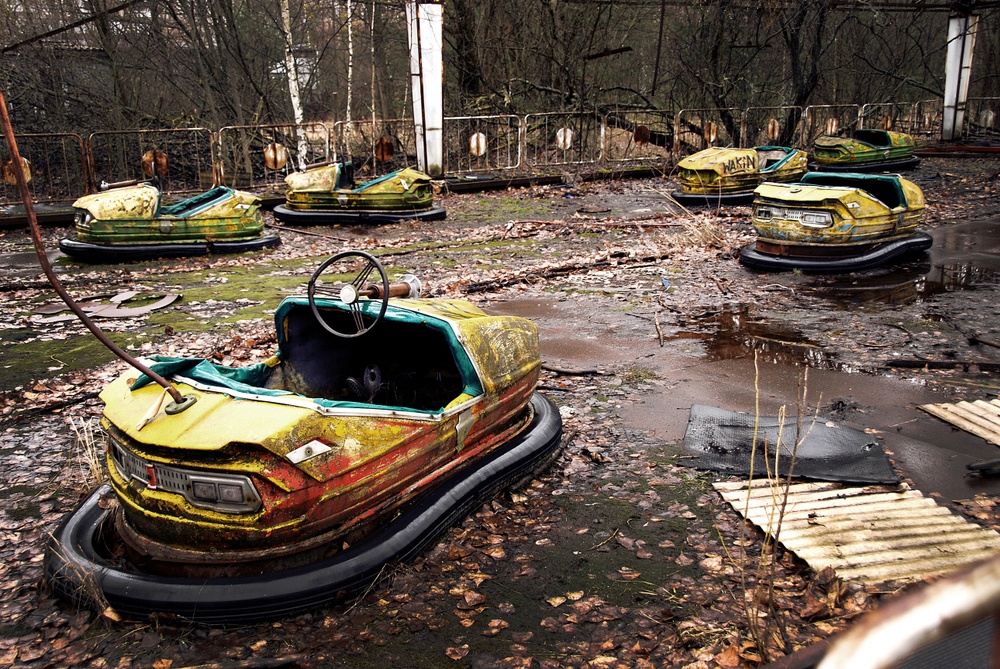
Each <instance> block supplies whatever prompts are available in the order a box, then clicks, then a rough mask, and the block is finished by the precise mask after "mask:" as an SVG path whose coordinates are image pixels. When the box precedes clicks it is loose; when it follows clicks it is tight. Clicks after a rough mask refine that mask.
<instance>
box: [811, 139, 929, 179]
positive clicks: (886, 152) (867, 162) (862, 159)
mask: <svg viewBox="0 0 1000 669" xmlns="http://www.w3.org/2000/svg"><path fill="white" fill-rule="evenodd" d="M915 148H916V146H915V144H914V142H913V137H911V136H910V135H907V134H906V133H902V132H893V131H891V130H878V129H859V130H852V131H850V132H848V133H847V134H844V135H821V136H820V137H818V138H817V139H816V141H815V142H813V159H814V160H815V161H816V169H817V170H819V171H820V172H893V171H897V170H907V169H911V168H913V167H916V166H917V165H919V164H920V158H918V157H917V156H915V155H914V150H915Z"/></svg>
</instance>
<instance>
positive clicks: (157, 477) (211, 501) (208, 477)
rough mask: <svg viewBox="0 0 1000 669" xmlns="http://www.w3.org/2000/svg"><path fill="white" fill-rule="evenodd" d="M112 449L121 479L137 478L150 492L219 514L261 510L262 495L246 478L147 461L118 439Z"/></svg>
mask: <svg viewBox="0 0 1000 669" xmlns="http://www.w3.org/2000/svg"><path fill="white" fill-rule="evenodd" d="M110 448H111V459H112V460H113V461H114V464H115V467H116V469H118V473H119V474H120V475H121V476H122V478H125V479H135V480H137V481H139V482H140V483H144V484H145V485H146V487H147V488H149V489H150V490H164V491H167V492H172V493H177V494H179V495H181V496H183V497H184V499H186V500H187V501H188V502H189V503H190V504H191V505H192V506H195V507H198V508H200V509H208V510H210V511H218V512H220V513H234V514H239V513H254V512H255V511H257V510H258V509H260V506H261V500H260V494H259V493H258V492H257V489H256V488H255V487H254V485H253V482H252V481H251V480H250V478H249V477H247V476H241V475H238V474H221V473H220V474H216V473H214V472H204V471H199V470H195V469H188V468H186V467H173V466H170V465H164V464H160V463H150V462H146V461H145V460H143V459H142V458H140V457H139V456H138V455H135V454H134V453H132V452H131V451H129V450H128V449H126V448H125V447H124V446H122V445H121V444H119V443H118V442H117V441H115V440H112V441H111V444H110Z"/></svg>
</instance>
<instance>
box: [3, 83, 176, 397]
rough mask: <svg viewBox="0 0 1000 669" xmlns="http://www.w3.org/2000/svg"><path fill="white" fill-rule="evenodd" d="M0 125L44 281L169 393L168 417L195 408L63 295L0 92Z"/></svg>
mask: <svg viewBox="0 0 1000 669" xmlns="http://www.w3.org/2000/svg"><path fill="white" fill-rule="evenodd" d="M0 121H2V123H3V133H4V137H5V138H6V139H7V146H8V147H10V155H11V163H12V167H13V171H14V177H15V179H16V180H17V188H18V191H19V192H20V194H21V200H22V201H23V202H24V214H25V216H26V217H27V219H28V227H29V228H30V229H31V239H32V241H33V242H34V244H35V252H36V253H37V254H38V262H39V264H40V265H41V266H42V271H43V272H44V273H45V277H46V278H47V279H48V280H49V283H50V284H51V285H52V287H53V288H54V289H55V291H56V293H58V294H59V297H61V298H62V299H63V301H64V302H65V303H66V305H67V306H68V307H69V308H70V309H71V310H72V311H73V313H74V314H76V315H77V317H78V318H79V319H80V320H81V321H83V324H84V325H86V326H87V329H88V330H90V331H91V332H92V333H93V335H94V336H95V337H97V339H98V340H100V342H101V343H102V344H104V345H105V346H107V347H108V349H110V350H111V352H112V353H114V354H115V355H117V356H118V357H119V358H121V359H122V360H124V361H125V362H127V363H128V364H130V365H132V366H133V367H135V368H136V369H137V370H139V371H140V372H142V373H143V374H145V375H146V376H148V377H149V378H151V379H153V380H154V381H156V382H157V383H158V384H160V385H161V386H163V389H164V390H166V391H167V392H168V393H170V397H171V398H172V399H173V402H172V403H171V404H168V405H167V407H166V408H165V411H166V412H167V413H170V414H173V413H179V412H181V411H183V410H184V409H186V408H188V407H189V406H191V405H192V404H194V402H195V397H194V396H193V395H181V392H180V391H179V390H177V388H174V387H173V386H172V385H171V384H170V382H169V381H167V380H166V379H165V378H163V377H162V376H161V375H159V374H157V373H156V372H154V371H153V370H151V369H150V368H149V367H147V366H146V365H144V364H142V363H141V362H139V361H138V360H136V359H135V358H133V357H132V356H130V355H129V354H128V353H126V352H125V351H124V350H123V349H122V348H121V347H120V346H118V345H117V344H115V343H114V342H113V341H111V340H110V339H108V336H107V335H106V334H104V331H102V330H101V328H99V327H98V326H97V324H96V323H94V322H93V321H92V320H91V319H90V317H89V316H87V314H85V313H84V311H83V309H81V308H80V305H79V304H77V303H76V301H75V300H74V299H73V297H72V296H71V295H70V294H69V293H68V292H67V291H66V289H65V288H63V285H62V283H61V282H60V281H59V279H58V277H56V275H55V272H53V271H52V265H51V263H49V258H48V256H46V255H45V244H44V242H43V241H42V233H41V231H40V230H39V229H38V219H37V218H36V217H35V209H34V207H33V206H32V203H31V192H30V191H29V190H28V180H27V178H26V177H25V175H24V167H23V165H22V164H21V154H20V153H18V150H17V142H16V141H15V139H14V128H13V126H12V125H11V123H10V116H9V115H8V113H7V100H6V98H5V97H4V94H3V90H0Z"/></svg>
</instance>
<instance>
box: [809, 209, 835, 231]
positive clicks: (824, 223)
mask: <svg viewBox="0 0 1000 669" xmlns="http://www.w3.org/2000/svg"><path fill="white" fill-rule="evenodd" d="M802 225H803V226H805V227H807V228H829V227H830V226H831V225H833V216H831V215H830V212H827V211H807V212H804V213H803V214H802Z"/></svg>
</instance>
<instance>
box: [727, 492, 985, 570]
mask: <svg viewBox="0 0 1000 669" xmlns="http://www.w3.org/2000/svg"><path fill="white" fill-rule="evenodd" d="M772 484H774V485H773V486H772ZM715 489H716V490H718V491H719V493H720V494H721V495H722V497H723V499H725V500H726V501H727V502H729V504H731V505H732V506H733V508H734V509H736V511H737V512H739V513H740V514H743V515H745V516H746V517H747V519H748V520H750V521H751V522H752V523H754V524H755V525H757V526H758V527H760V528H761V529H762V530H764V531H765V532H768V533H769V534H773V528H777V526H778V516H779V513H780V509H781V504H782V500H783V498H784V488H783V485H782V484H781V483H780V482H779V483H774V482H773V481H768V480H767V479H763V480H755V481H754V482H753V484H752V486H751V488H750V490H749V501H748V499H747V498H748V491H747V482H746V481H742V482H740V481H737V482H733V483H716V484H715ZM779 540H780V541H781V543H782V544H784V546H785V548H787V549H788V550H790V551H792V552H793V553H795V554H796V555H798V556H799V557H800V558H802V559H803V560H805V561H806V562H807V563H809V566H810V567H812V568H813V569H815V570H816V571H820V570H821V569H823V568H824V567H828V566H829V567H833V568H834V569H835V570H836V572H837V574H838V575H839V576H840V577H841V578H843V579H845V580H855V581H861V582H863V583H882V582H885V581H896V580H901V581H918V580H921V579H923V578H926V577H928V576H931V575H934V574H941V573H945V572H949V571H952V570H954V569H957V568H959V567H961V566H963V565H966V564H969V563H971V562H976V561H978V560H980V559H982V558H984V557H986V556H988V555H994V554H1000V534H998V533H997V532H995V531H993V530H989V529H985V528H982V527H980V526H979V525H976V524H975V523H972V522H969V521H967V520H965V519H964V518H962V517H960V516H956V515H954V514H952V512H951V511H950V510H949V509H947V508H946V507H943V506H941V505H939V504H938V503H937V502H935V501H934V500H933V499H930V498H929V497H925V496H924V495H923V494H922V493H920V492H919V491H916V490H910V489H909V488H908V487H906V486H905V485H903V486H899V487H898V488H895V489H889V488H885V487H882V486H868V487H846V486H843V485H841V484H839V483H793V484H792V485H791V486H789V488H788V494H787V500H786V501H785V511H784V516H783V517H782V518H781V529H780V536H779Z"/></svg>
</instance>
